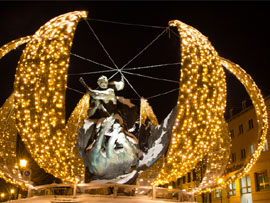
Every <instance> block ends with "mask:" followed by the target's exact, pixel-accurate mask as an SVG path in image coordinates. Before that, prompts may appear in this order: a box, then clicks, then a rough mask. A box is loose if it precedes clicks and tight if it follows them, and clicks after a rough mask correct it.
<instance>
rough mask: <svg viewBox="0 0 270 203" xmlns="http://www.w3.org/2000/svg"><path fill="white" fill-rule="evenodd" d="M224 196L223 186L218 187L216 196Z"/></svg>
mask: <svg viewBox="0 0 270 203" xmlns="http://www.w3.org/2000/svg"><path fill="white" fill-rule="evenodd" d="M221 197H222V188H217V189H216V198H221Z"/></svg>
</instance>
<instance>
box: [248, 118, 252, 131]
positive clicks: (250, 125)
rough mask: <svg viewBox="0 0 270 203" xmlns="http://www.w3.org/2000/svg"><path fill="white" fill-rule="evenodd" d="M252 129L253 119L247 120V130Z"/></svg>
mask: <svg viewBox="0 0 270 203" xmlns="http://www.w3.org/2000/svg"><path fill="white" fill-rule="evenodd" d="M252 128H253V119H249V120H248V129H249V130H250V129H252Z"/></svg>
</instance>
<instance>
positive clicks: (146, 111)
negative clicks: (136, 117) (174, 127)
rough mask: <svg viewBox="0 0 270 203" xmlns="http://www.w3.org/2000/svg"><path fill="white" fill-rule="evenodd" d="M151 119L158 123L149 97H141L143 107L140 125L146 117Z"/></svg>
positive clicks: (155, 123)
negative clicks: (148, 99)
mask: <svg viewBox="0 0 270 203" xmlns="http://www.w3.org/2000/svg"><path fill="white" fill-rule="evenodd" d="M147 118H149V120H150V121H151V122H152V123H153V124H154V125H155V126H157V125H158V120H157V117H156V115H155V114H154V111H153V109H152V107H151V106H150V105H149V103H148V101H147V99H145V98H143V97H141V108H140V126H141V125H143V124H144V123H145V121H146V119H147Z"/></svg>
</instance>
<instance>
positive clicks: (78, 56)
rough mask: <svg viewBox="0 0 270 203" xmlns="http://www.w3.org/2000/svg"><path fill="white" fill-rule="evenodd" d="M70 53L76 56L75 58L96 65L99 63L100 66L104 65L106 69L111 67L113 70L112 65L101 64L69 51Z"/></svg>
mask: <svg viewBox="0 0 270 203" xmlns="http://www.w3.org/2000/svg"><path fill="white" fill-rule="evenodd" d="M70 55H73V56H76V57H77V58H80V59H83V60H86V61H89V62H91V63H94V64H96V65H100V66H102V67H105V68H108V69H111V70H115V68H112V67H110V66H107V65H105V64H102V63H99V62H96V61H93V60H91V59H88V58H84V57H82V56H80V55H78V54H73V53H70Z"/></svg>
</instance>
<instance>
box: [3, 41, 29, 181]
mask: <svg viewBox="0 0 270 203" xmlns="http://www.w3.org/2000/svg"><path fill="white" fill-rule="evenodd" d="M30 39H31V36H27V37H22V38H19V39H17V40H13V41H11V42H9V43H7V44H5V45H4V46H2V47H1V48H0V59H1V58H2V57H3V56H5V55H6V54H7V53H9V52H10V51H12V50H14V49H16V48H17V47H18V46H20V45H22V44H24V43H27V42H28V41H29V40H30ZM2 68H4V67H2ZM15 123H16V122H15V112H14V94H12V95H11V96H10V97H9V98H8V99H7V100H6V101H5V103H4V105H3V106H2V107H1V108H0V160H1V164H0V178H3V179H4V180H5V181H6V182H10V183H12V184H17V185H21V186H23V184H24V183H23V181H22V180H21V179H20V171H19V170H18V168H17V157H16V142H17V129H16V124H15Z"/></svg>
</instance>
